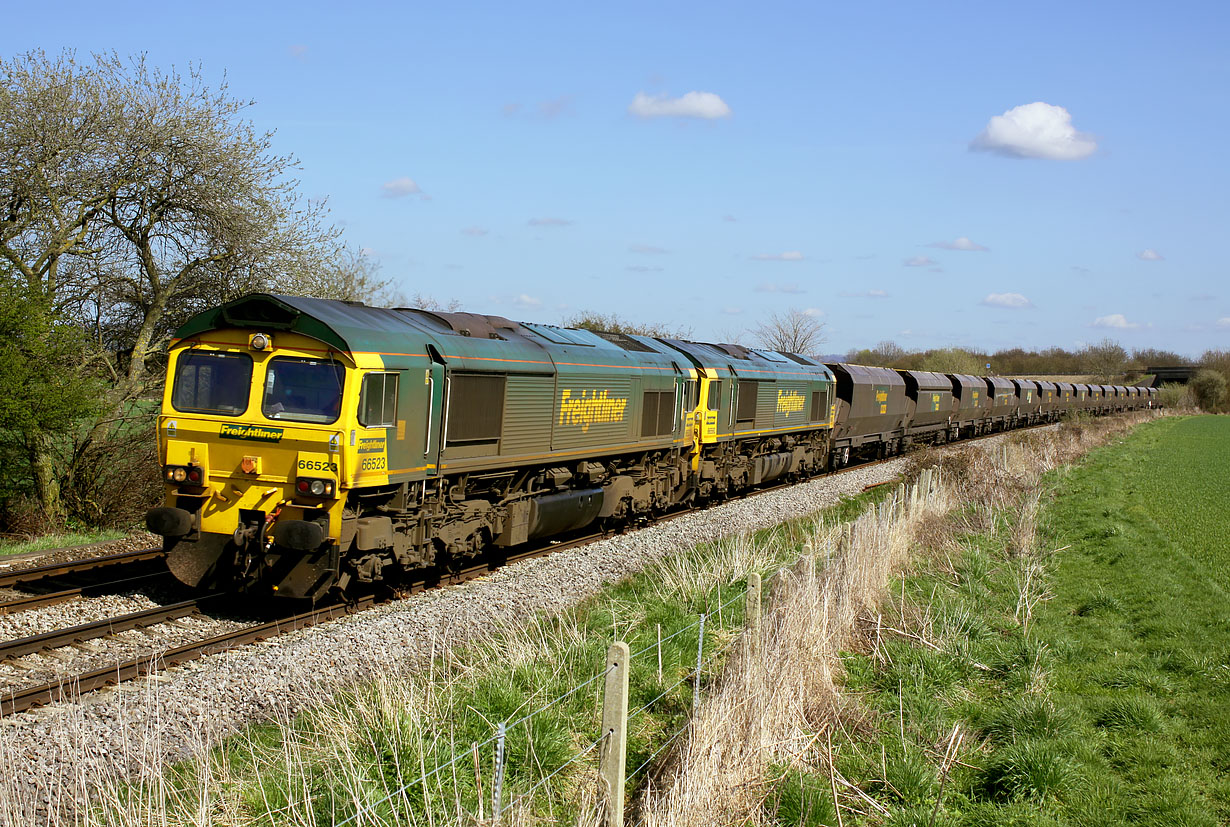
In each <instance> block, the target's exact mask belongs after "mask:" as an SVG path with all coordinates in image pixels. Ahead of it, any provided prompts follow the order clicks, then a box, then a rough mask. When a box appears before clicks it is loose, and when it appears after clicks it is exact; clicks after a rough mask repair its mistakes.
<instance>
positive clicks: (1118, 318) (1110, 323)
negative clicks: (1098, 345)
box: [1090, 313, 1140, 330]
mask: <svg viewBox="0 0 1230 827" xmlns="http://www.w3.org/2000/svg"><path fill="white" fill-rule="evenodd" d="M1090 327H1109V328H1113V329H1115V330H1135V329H1136V328H1138V327H1140V324H1139V323H1137V322H1129V321H1128V320H1127V318H1126V317H1125V316H1124V315H1123V314H1122V313H1112V314H1111V315H1109V316H1098V317H1097V318H1096V319H1094V320H1093V324H1092V325H1090Z"/></svg>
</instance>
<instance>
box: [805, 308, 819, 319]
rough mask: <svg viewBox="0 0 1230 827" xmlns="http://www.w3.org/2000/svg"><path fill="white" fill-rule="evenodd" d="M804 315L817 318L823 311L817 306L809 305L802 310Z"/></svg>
mask: <svg viewBox="0 0 1230 827" xmlns="http://www.w3.org/2000/svg"><path fill="white" fill-rule="evenodd" d="M803 315H804V316H811V317H812V318H813V319H818V318H819V317H821V316H823V315H824V311H823V310H821V309H820V308H818V307H809V308H807V309H806V310H804V311H803Z"/></svg>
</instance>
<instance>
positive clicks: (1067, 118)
mask: <svg viewBox="0 0 1230 827" xmlns="http://www.w3.org/2000/svg"><path fill="white" fill-rule="evenodd" d="M1097 148H1098V142H1097V141H1096V140H1094V138H1093V136H1091V135H1086V134H1085V133H1083V132H1077V131H1076V128H1075V127H1074V126H1072V116H1071V115H1070V114H1069V113H1068V110H1066V109H1064V108H1063V107H1062V106H1054V105H1052V104H1049V103H1043V102H1042V101H1035V102H1034V103H1027V104H1025V105H1024V106H1016V107H1013V108H1012V109H1009V110H1008V111H1007V112H1005V113H1004V114H1002V115H996V116H995V117H993V118H991V120H990V121H989V122H988V123H987V126H986V128H985V129H984V130H982V132H981V134H979V135H978V137H976V138H974V140H973V141H971V142H970V149H973V150H978V151H981V152H993V153H995V154H996V155H1006V156H1008V157H1009V158H1041V159H1044V160H1047V161H1079V160H1080V159H1081V158H1088V157H1089V156H1090V155H1092V154H1093V153H1094V151H1095V150H1096V149H1097Z"/></svg>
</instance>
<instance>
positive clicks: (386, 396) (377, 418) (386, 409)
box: [359, 373, 398, 428]
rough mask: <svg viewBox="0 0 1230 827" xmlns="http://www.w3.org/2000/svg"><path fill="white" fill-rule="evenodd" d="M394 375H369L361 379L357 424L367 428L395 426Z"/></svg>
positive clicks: (395, 377)
mask: <svg viewBox="0 0 1230 827" xmlns="http://www.w3.org/2000/svg"><path fill="white" fill-rule="evenodd" d="M397 379H398V376H397V374H396V373H369V374H367V375H366V376H364V377H363V390H362V392H361V394H360V399H359V423H360V424H361V425H363V426H364V427H367V428H392V427H395V426H396V425H397V384H398V383H397Z"/></svg>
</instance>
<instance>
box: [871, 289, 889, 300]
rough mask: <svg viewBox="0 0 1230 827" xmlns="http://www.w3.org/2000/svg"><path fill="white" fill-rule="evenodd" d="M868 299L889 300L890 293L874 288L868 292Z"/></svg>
mask: <svg viewBox="0 0 1230 827" xmlns="http://www.w3.org/2000/svg"><path fill="white" fill-rule="evenodd" d="M867 297H868V298H870V299H887V298H888V291H887V290H879V289H875V288H872V289H871V290H868V291H867Z"/></svg>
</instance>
